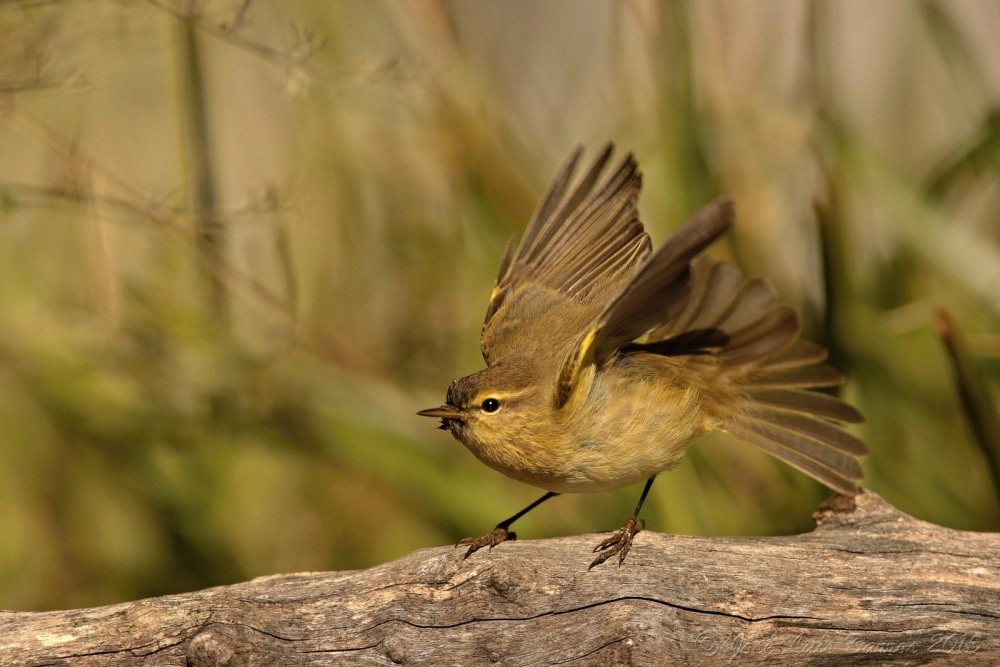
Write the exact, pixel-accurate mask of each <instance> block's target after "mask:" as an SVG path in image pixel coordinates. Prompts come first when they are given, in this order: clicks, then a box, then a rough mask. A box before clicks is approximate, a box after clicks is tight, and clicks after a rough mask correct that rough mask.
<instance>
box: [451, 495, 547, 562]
mask: <svg viewBox="0 0 1000 667" xmlns="http://www.w3.org/2000/svg"><path fill="white" fill-rule="evenodd" d="M558 495H559V494H558V493H556V492H555V491H549V492H548V493H546V494H545V495H544V496H542V497H541V498H539V499H538V500H536V501H535V502H533V503H531V504H530V505H528V506H527V507H525V508H524V509H523V510H521V511H520V512H518V513H517V514H515V515H514V516H512V517H509V518H507V519H504V520H503V521H501V522H500V523H498V524H497V527H496V528H494V529H493V530H491V531H490V532H488V533H486V534H485V535H480V536H479V537H466V538H465V539H464V540H459V541H458V544H456V545H455V546H458V545H459V544H461V545H466V544H467V545H469V550H468V551H466V552H465V557H466V558H468V557H469V556H471V555H472V554H474V553H476V552H477V551H479V550H480V549H482V548H483V547H489V548H490V549H492V548H493V547H495V546H496V545H498V544H500V543H501V542H506V541H507V540H516V539H517V533H514V532H512V531H509V530H507V529H508V528H510V525H511V524H512V523H514V522H515V521H517V520H518V519H520V518H521V517H522V516H524V515H525V514H527V513H528V512H530V511H531V510H533V509H535V508H536V507H538V506H539V505H541V504H542V503H544V502H545V501H546V500H548V499H549V498H552V497H554V496H558Z"/></svg>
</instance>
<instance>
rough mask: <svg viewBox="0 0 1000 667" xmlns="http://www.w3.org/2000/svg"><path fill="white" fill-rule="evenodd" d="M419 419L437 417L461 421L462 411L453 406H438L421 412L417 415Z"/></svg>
mask: <svg viewBox="0 0 1000 667" xmlns="http://www.w3.org/2000/svg"><path fill="white" fill-rule="evenodd" d="M417 414H418V415H420V416H421V417H437V418H439V419H461V418H462V411H461V410H459V409H458V408H456V407H455V406H454V405H448V404H447V403H445V404H444V405H441V406H438V407H436V408H428V409H426V410H421V411H420V412H418V413H417Z"/></svg>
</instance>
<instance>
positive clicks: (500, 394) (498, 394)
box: [472, 389, 529, 403]
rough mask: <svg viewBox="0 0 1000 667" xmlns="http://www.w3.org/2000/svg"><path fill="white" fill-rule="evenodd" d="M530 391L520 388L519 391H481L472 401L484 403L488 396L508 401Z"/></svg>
mask: <svg viewBox="0 0 1000 667" xmlns="http://www.w3.org/2000/svg"><path fill="white" fill-rule="evenodd" d="M528 391H529V390H528V389H520V390H517V391H481V392H479V393H478V394H476V395H475V396H474V397H473V399H472V402H473V403H482V402H483V401H485V400H486V399H487V398H495V399H497V400H498V401H507V400H510V399H512V398H520V397H521V396H524V395H525V394H527V393H528Z"/></svg>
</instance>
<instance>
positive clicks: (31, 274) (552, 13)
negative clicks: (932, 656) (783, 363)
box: [0, 0, 1000, 610]
mask: <svg viewBox="0 0 1000 667" xmlns="http://www.w3.org/2000/svg"><path fill="white" fill-rule="evenodd" d="M0 34H3V35H4V39H3V40H0V608H6V609H19V610H29V609H53V608H67V607H76V606H90V605H96V604H101V603H110V602H116V601H124V600H130V599H135V598H139V597H142V596H149V595H157V594H163V593H168V592H182V591H188V590H194V589H197V588H201V587H206V586H211V585H216V584H225V583H231V582H236V581H241V580H245V579H248V578H250V577H254V576H258V575H264V574H272V573H279V572H292V571H302V570H324V569H348V568H362V567H367V566H371V565H375V564H377V563H381V562H384V561H386V560H389V559H392V558H396V557H399V556H402V555H404V554H406V553H408V552H410V551H412V550H414V549H417V548H420V547H427V546H433V545H442V544H450V543H453V542H454V541H456V540H457V539H458V538H461V537H464V536H468V535H475V534H481V533H483V532H485V531H487V530H489V529H490V528H492V527H493V525H494V524H495V523H496V522H497V521H499V520H500V519H502V518H504V517H506V516H509V515H510V514H511V513H513V512H514V511H516V510H517V509H519V508H521V507H522V506H524V505H525V504H527V503H528V502H530V501H531V500H533V499H534V498H535V497H537V496H538V495H539V491H538V490H536V489H533V488H530V487H527V486H525V485H522V484H519V483H517V482H514V481H511V480H508V479H506V478H504V477H503V476H501V475H500V474H499V473H495V472H493V471H491V470H489V469H487V468H486V467H485V466H483V465H482V464H480V463H478V462H477V461H476V460H475V459H474V458H473V457H472V456H471V455H470V454H469V453H468V452H466V451H465V450H464V449H463V448H462V447H461V445H459V444H458V443H457V442H456V441H454V440H453V439H452V438H451V437H450V436H449V435H448V434H446V433H442V432H441V431H438V430H436V429H435V428H434V427H435V426H436V423H435V422H433V421H432V420H428V419H424V418H420V417H417V416H416V415H415V414H414V413H415V412H416V410H418V409H420V408H424V407H429V406H431V405H437V404H438V403H439V402H440V400H441V399H442V397H443V396H444V392H445V389H446V387H447V383H448V382H449V381H450V380H451V379H453V378H456V377H459V376H462V375H465V374H467V373H470V372H472V371H475V370H478V369H479V368H480V367H481V366H482V359H481V357H480V353H479V347H478V335H479V328H480V325H481V323H482V317H483V314H484V312H485V308H486V301H487V298H488V295H489V292H490V289H491V286H492V281H493V278H494V276H495V272H496V266H497V262H498V259H499V255H500V252H501V250H502V248H503V245H504V243H505V242H506V241H507V239H508V238H509V237H510V236H511V235H513V234H516V233H518V232H519V231H521V230H522V229H523V227H524V225H525V224H526V222H527V220H528V217H529V216H530V214H531V211H532V209H533V207H534V204H535V202H536V200H537V198H538V197H539V196H540V194H541V191H542V190H543V188H544V187H545V185H546V183H547V181H548V179H549V178H550V177H551V176H552V174H553V173H554V171H555V169H556V168H557V166H558V165H559V163H560V162H561V161H562V160H563V158H564V157H565V156H566V155H567V154H568V152H569V151H570V150H571V149H572V148H573V147H574V146H575V145H577V144H583V145H584V146H586V147H588V148H589V149H590V150H591V151H596V150H598V149H599V148H600V147H601V146H602V145H603V144H604V142H606V141H608V140H613V141H615V142H616V143H617V145H618V146H619V147H620V150H621V151H622V153H624V151H628V150H631V151H634V152H635V153H636V155H637V156H638V159H639V162H640V164H641V166H642V170H643V172H644V174H645V189H644V192H643V194H642V197H641V199H640V210H641V212H642V215H643V218H644V221H645V223H646V225H647V228H648V229H649V230H650V232H651V234H652V236H653V239H654V242H655V243H656V244H659V243H661V242H662V241H663V239H665V238H666V237H667V235H668V234H669V233H670V230H671V229H672V228H673V227H674V226H675V225H677V224H678V223H679V222H680V221H681V220H683V219H684V218H685V217H686V216H688V215H689V214H691V213H693V212H694V211H695V210H697V209H698V208H699V207H700V206H701V205H702V204H704V203H706V202H707V201H708V200H710V199H711V198H713V197H715V196H717V195H720V194H723V193H727V194H730V195H732V196H733V197H734V198H735V201H736V204H737V210H738V214H739V221H738V225H737V227H736V229H735V230H734V231H733V232H732V233H731V234H730V235H728V237H727V239H726V240H725V241H724V242H723V243H721V244H719V245H718V247H716V248H714V249H713V251H712V252H714V253H716V254H718V255H719V256H728V257H730V258H732V259H733V260H734V261H736V262H738V263H739V264H740V265H741V266H742V267H743V268H744V270H745V271H746V272H747V273H750V274H758V275H760V274H763V275H766V276H767V277H768V278H769V279H770V280H771V281H772V282H773V284H774V285H775V286H776V288H777V289H778V291H779V292H780V294H781V295H782V298H783V299H784V300H786V301H788V302H790V303H793V304H796V305H798V306H799V307H800V308H801V309H802V310H803V312H804V313H805V318H806V320H807V322H808V323H807V328H808V332H809V335H810V336H811V337H812V338H814V339H816V340H819V341H821V342H823V343H824V344H826V345H828V346H829V347H830V348H831V350H832V351H833V357H834V360H835V363H836V364H837V365H838V366H839V367H840V368H841V369H842V370H844V371H846V372H847V373H848V374H849V376H850V381H849V383H848V384H847V385H846V386H845V388H844V393H845V395H846V396H847V397H849V398H850V399H851V400H852V401H854V402H856V403H857V404H858V405H859V407H860V408H861V409H862V411H863V412H864V413H865V414H866V415H867V417H868V421H867V423H865V424H863V425H862V426H860V427H859V428H858V429H857V430H858V432H859V433H860V434H861V435H863V436H864V437H865V438H866V439H867V441H868V442H869V444H870V447H871V450H872V454H871V456H870V457H868V459H867V460H866V462H865V468H866V473H867V476H868V486H869V487H870V488H872V489H874V490H875V491H877V492H878V493H880V494H882V495H883V496H884V497H886V498H887V499H888V500H889V501H890V502H892V503H893V504H895V505H897V506H898V507H900V508H901V509H903V510H904V511H906V512H908V513H910V514H913V515H915V516H917V517H920V518H922V519H926V520H928V521H933V522H935V523H939V524H943V525H945V526H951V527H955V528H961V529H970V530H997V529H998V528H1000V501H998V493H1000V484H998V479H1000V472H998V471H1000V450H998V447H1000V444H998V443H1000V426H998V421H997V418H996V412H997V410H996V408H997V400H996V397H997V386H996V385H997V381H998V379H1000V222H998V221H1000V113H998V110H1000V106H998V102H1000V40H997V39H996V36H997V35H1000V6H998V5H997V3H996V2H993V1H992V0H952V1H943V0H942V1H939V2H931V1H925V2H882V3H872V2H868V1H867V0H851V1H843V0H836V1H834V0H826V1H822V0H820V1H816V2H794V1H788V2H743V3H732V2H725V1H723V0H718V1H702V2H652V1H628V2H600V1H596V0H595V1H593V2H577V1H575V0H558V1H553V0H547V1H543V2H536V1H528V0H521V1H517V2H511V1H509V0H490V1H482V2H446V1H444V0H440V1H435V0H422V1H414V2H371V1H370V0H353V1H343V2H327V1H325V0H297V1H295V2H279V1H277V0H257V1H254V2H249V1H237V0H217V1H208V0H183V1H181V0H132V1H126V0H64V1H59V0H6V1H5V2H3V3H2V4H0ZM941 308H944V309H947V312H948V313H950V317H948V316H947V315H945V314H944V313H942V312H940V311H939V309H941ZM959 330H960V331H959ZM639 490H640V489H639V488H634V489H624V490H622V491H619V492H616V493H612V494H602V495H595V496H574V497H567V496H564V497H562V498H559V499H557V500H556V501H553V502H551V503H549V504H547V505H546V506H545V507H543V508H541V509H539V510H537V511H535V512H533V513H532V514H530V515H529V516H528V517H527V518H525V519H523V520H522V521H521V522H519V524H518V532H519V534H520V535H521V537H522V538H542V537H552V536H558V535H564V534H573V533H581V532H587V531H602V530H611V529H614V528H617V527H618V526H619V525H620V523H621V522H622V521H623V520H624V519H625V518H626V517H627V515H628V513H629V512H630V511H631V508H632V507H633V505H634V502H635V500H636V496H637V494H638V492H639ZM828 495H829V492H828V491H827V490H825V489H824V488H822V487H821V486H819V485H818V484H816V483H814V482H812V481H811V480H809V479H808V478H806V477H805V476H804V475H802V474H799V473H798V472H796V471H794V470H791V469H789V468H787V467H784V466H783V465H782V464H780V463H777V462H775V461H773V460H771V459H769V458H768V457H766V456H765V455H763V454H760V453H758V452H757V451H756V450H755V449H753V448H752V447H749V446H746V445H743V444H740V443H738V442H735V441H733V440H732V439H730V438H728V437H726V436H714V437H705V438H703V440H702V441H701V443H700V444H699V445H698V446H697V447H695V448H694V449H693V450H692V451H691V453H690V454H689V455H688V457H687V458H686V459H685V460H684V462H683V463H682V464H681V465H680V466H679V467H678V468H677V469H676V470H675V471H673V472H672V473H670V474H668V475H664V476H663V477H661V479H660V480H659V481H658V483H657V484H656V486H655V487H654V491H653V494H652V496H651V498H650V501H649V502H648V503H647V504H646V509H645V510H644V515H645V517H646V520H647V526H648V527H649V528H650V529H652V530H657V531H670V532H677V533H689V534H704V535H768V534H787V533H794V532H800V531H807V530H809V529H810V527H811V526H812V520H811V517H810V515H811V513H812V512H813V510H814V509H815V508H816V506H817V505H818V503H819V502H820V501H821V500H822V499H823V498H825V497H827V496H828ZM456 557H458V554H457V553H456ZM484 557H485V556H484ZM582 562H583V561H581V563H582Z"/></svg>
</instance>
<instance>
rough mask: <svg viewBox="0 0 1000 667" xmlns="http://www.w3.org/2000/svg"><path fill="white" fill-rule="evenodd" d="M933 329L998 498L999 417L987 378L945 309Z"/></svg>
mask: <svg viewBox="0 0 1000 667" xmlns="http://www.w3.org/2000/svg"><path fill="white" fill-rule="evenodd" d="M934 327H935V329H937V333H938V336H940V338H941V341H942V342H943V343H944V346H945V349H946V350H947V351H948V358H949V359H950V360H951V366H952V370H953V372H954V374H955V382H956V384H957V385H958V393H959V396H961V399H962V409H963V410H964V411H965V418H966V419H967V420H968V422H969V427H970V428H971V429H972V434H973V436H974V437H975V440H976V443H977V444H978V445H979V447H980V448H981V449H982V450H983V454H984V455H985V456H986V460H987V461H988V462H989V464H990V472H991V473H992V475H993V486H994V489H995V490H996V492H997V495H998V496H1000V414H998V413H997V409H996V404H995V403H994V402H993V397H992V396H991V395H990V390H989V386H988V385H987V384H986V378H985V377H984V376H983V373H982V371H981V370H980V369H979V367H978V366H977V365H976V362H975V360H974V359H973V357H972V355H971V354H969V351H968V348H967V346H966V344H965V340H964V338H963V337H962V333H961V331H959V329H958V326H957V325H956V324H955V321H954V320H953V319H952V317H951V315H950V314H949V313H948V311H947V310H945V309H944V308H940V309H938V311H937V313H936V314H935V317H934Z"/></svg>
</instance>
